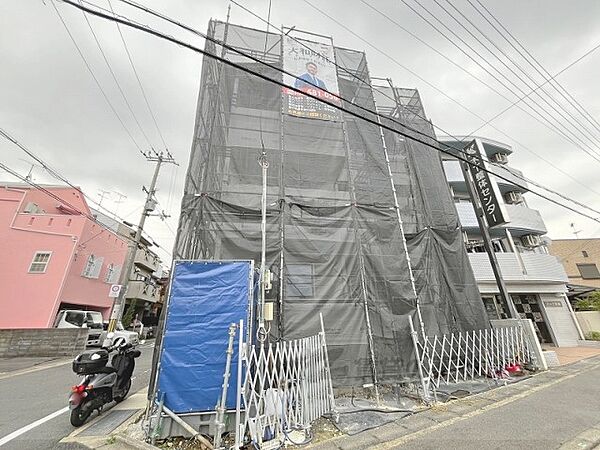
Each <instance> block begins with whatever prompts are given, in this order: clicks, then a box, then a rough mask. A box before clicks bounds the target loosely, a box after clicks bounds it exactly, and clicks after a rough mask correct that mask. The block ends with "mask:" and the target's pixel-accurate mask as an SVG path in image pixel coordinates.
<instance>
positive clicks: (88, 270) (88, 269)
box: [81, 253, 96, 278]
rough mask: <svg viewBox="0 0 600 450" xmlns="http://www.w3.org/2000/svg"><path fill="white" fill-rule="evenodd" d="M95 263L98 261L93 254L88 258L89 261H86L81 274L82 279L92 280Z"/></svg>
mask: <svg viewBox="0 0 600 450" xmlns="http://www.w3.org/2000/svg"><path fill="white" fill-rule="evenodd" d="M95 261H96V257H95V256H94V254H93V253H92V254H91V255H89V256H88V257H87V260H86V261H85V265H84V266H83V271H82V272H81V276H82V277H84V278H91V274H92V273H93V271H94V264H95Z"/></svg>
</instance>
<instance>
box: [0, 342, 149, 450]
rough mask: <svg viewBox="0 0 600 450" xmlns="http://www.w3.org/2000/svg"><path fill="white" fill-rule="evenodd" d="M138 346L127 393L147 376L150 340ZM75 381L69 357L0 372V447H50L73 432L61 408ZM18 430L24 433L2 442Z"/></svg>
mask: <svg viewBox="0 0 600 450" xmlns="http://www.w3.org/2000/svg"><path fill="white" fill-rule="evenodd" d="M139 348H140V350H141V351H142V355H141V356H140V357H139V358H137V359H136V367H135V371H134V373H133V377H135V379H133V383H132V388H131V391H130V394H133V393H134V392H136V391H138V390H140V389H142V388H144V387H146V386H147V385H148V381H149V378H150V366H151V364H152V350H153V343H147V344H143V345H141V346H140V347H139ZM78 380H79V377H77V376H76V375H75V374H74V373H73V372H72V371H71V363H70V360H69V361H68V362H67V363H66V364H62V365H58V366H55V367H49V368H46V369H42V370H37V371H33V372H29V373H21V374H19V373H15V374H10V373H9V374H6V375H3V376H2V378H0V405H1V408H0V448H1V449H2V450H13V449H27V450H29V449H36V450H38V449H39V450H42V449H48V450H50V449H53V448H54V447H55V446H56V445H57V443H58V441H60V440H61V439H62V438H63V437H65V436H68V435H69V434H70V433H71V432H73V430H74V428H73V426H72V425H71V424H70V422H69V412H68V409H66V408H65V407H66V406H67V401H68V397H69V394H70V390H71V386H73V385H74V384H76V383H77V382H78ZM105 411H106V409H105ZM92 417H95V414H94V416H92ZM40 422H43V423H40ZM18 430H20V431H23V430H25V432H24V433H23V434H20V435H19V436H17V437H15V438H14V439H11V440H10V441H8V442H6V441H7V440H8V439H9V438H10V435H11V434H12V433H15V432H16V431H18Z"/></svg>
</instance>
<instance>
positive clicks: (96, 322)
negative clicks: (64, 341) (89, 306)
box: [54, 309, 103, 347]
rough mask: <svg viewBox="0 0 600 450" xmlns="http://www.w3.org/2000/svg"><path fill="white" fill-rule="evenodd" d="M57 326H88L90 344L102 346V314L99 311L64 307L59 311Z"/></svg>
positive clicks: (55, 325)
mask: <svg viewBox="0 0 600 450" xmlns="http://www.w3.org/2000/svg"><path fill="white" fill-rule="evenodd" d="M54 327H55V328H88V329H89V333H88V340H87V345H88V346H98V347H99V346H100V345H101V344H102V338H103V327H102V314H100V313H99V312H98V311H82V310H78V309H64V310H62V311H59V312H58V315H57V316H56V320H55V321H54Z"/></svg>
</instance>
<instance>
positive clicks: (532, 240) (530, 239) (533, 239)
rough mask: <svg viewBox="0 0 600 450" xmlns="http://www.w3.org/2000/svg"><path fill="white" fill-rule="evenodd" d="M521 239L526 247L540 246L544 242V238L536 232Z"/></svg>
mask: <svg viewBox="0 0 600 450" xmlns="http://www.w3.org/2000/svg"><path fill="white" fill-rule="evenodd" d="M521 240H522V241H523V244H524V245H525V246H526V247H539V246H540V245H541V244H542V239H541V238H540V236H538V235H536V234H527V235H525V236H523V237H522V238H521Z"/></svg>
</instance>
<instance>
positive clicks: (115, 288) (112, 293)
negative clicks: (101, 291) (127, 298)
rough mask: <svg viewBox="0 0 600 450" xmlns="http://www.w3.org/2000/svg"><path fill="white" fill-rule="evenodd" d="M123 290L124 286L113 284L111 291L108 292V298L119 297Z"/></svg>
mask: <svg viewBox="0 0 600 450" xmlns="http://www.w3.org/2000/svg"><path fill="white" fill-rule="evenodd" d="M122 288H123V285H121V284H111V285H110V291H109V292H108V296H109V297H113V298H117V297H118V296H119V294H120V293H121V289H122Z"/></svg>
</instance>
